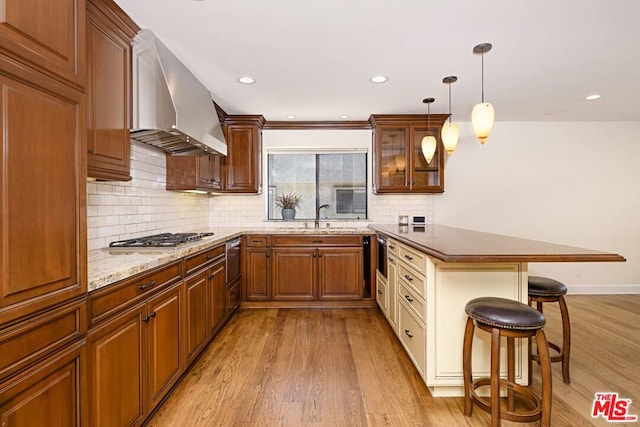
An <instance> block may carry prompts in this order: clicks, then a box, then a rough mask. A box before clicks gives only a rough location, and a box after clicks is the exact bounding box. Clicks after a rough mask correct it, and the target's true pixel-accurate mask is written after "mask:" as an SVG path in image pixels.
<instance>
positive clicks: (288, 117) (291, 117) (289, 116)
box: [287, 114, 296, 119]
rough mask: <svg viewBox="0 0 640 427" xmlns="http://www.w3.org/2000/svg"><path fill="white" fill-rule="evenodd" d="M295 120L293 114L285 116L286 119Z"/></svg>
mask: <svg viewBox="0 0 640 427" xmlns="http://www.w3.org/2000/svg"><path fill="white" fill-rule="evenodd" d="M295 118H296V116H294V115H293V114H289V115H288V116H287V119H295Z"/></svg>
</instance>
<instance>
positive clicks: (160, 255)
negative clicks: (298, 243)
mask: <svg viewBox="0 0 640 427" xmlns="http://www.w3.org/2000/svg"><path fill="white" fill-rule="evenodd" d="M205 231H208V232H213V233H214V235H213V236H210V237H206V238H204V239H202V240H199V241H198V242H194V243H189V244H186V245H181V246H178V247H176V248H147V249H144V248H139V249H138V248H118V249H113V248H102V249H96V250H92V251H89V253H88V268H87V270H88V290H89V292H91V291H95V290H97V289H100V288H103V287H105V286H108V285H110V284H112V283H115V282H119V281H120V280H124V279H127V278H129V277H131V276H133V275H135V274H138V273H142V272H144V271H147V270H150V269H152V268H155V267H159V266H161V265H164V264H167V263H170V262H171V261H175V260H178V259H180V258H184V257H186V256H189V255H191V254H194V253H196V252H200V251H202V250H205V249H208V248H210V247H213V246H216V245H219V244H221V243H224V242H226V241H227V240H231V239H233V238H235V237H238V236H241V235H243V234H309V235H313V234H322V235H326V234H338V235H339V234H365V235H367V234H373V231H372V230H370V229H367V228H365V227H332V228H303V227H297V226H293V227H280V228H247V229H238V228H217V229H211V230H198V232H205Z"/></svg>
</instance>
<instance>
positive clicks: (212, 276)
mask: <svg viewBox="0 0 640 427" xmlns="http://www.w3.org/2000/svg"><path fill="white" fill-rule="evenodd" d="M214 277H216V273H213V274H212V275H210V276H209V277H207V279H209V280H211V279H213V278H214Z"/></svg>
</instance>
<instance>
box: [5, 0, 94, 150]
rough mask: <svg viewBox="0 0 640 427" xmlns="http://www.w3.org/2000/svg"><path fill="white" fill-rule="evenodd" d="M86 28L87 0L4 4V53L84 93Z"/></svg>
mask: <svg viewBox="0 0 640 427" xmlns="http://www.w3.org/2000/svg"><path fill="white" fill-rule="evenodd" d="M85 26H86V12H85V0H55V1H53V0H30V1H3V2H2V17H1V19H0V50H2V51H3V52H4V53H5V54H6V55H8V56H10V57H11V58H12V59H14V60H16V61H20V62H21V63H23V64H24V65H26V66H27V67H28V68H30V69H33V70H37V71H38V72H40V73H43V74H44V75H46V76H48V77H51V78H53V79H56V80H58V81H61V82H63V83H65V84H67V85H69V86H72V87H74V88H76V89H79V90H82V89H83V87H84V85H85V74H86V73H85V63H86V59H85ZM27 115H28V114H27ZM30 117H31V118H32V119H33V117H34V116H30ZM35 117H38V118H40V117H43V116H35ZM41 141H42V140H41Z"/></svg>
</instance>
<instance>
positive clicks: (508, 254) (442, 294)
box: [369, 225, 625, 397]
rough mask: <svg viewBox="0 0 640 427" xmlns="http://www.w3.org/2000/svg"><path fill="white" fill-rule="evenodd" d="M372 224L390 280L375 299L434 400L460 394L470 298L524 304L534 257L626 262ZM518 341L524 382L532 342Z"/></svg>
mask: <svg viewBox="0 0 640 427" xmlns="http://www.w3.org/2000/svg"><path fill="white" fill-rule="evenodd" d="M369 228H371V229H373V230H375V231H376V232H377V233H378V234H382V235H384V236H386V237H387V239H388V240H387V243H386V249H387V252H388V257H387V269H386V277H385V275H383V274H381V273H380V271H379V272H378V274H377V288H378V290H377V297H378V304H379V305H380V307H381V309H382V311H383V312H384V313H385V315H386V316H387V319H388V321H389V323H390V325H391V326H392V328H393V329H394V331H395V332H396V334H397V335H398V338H399V339H400V341H401V343H402V345H403V346H404V348H405V350H406V351H407V353H408V354H409V356H410V358H411V359H412V361H413V363H414V365H415V366H416V368H417V369H418V371H419V372H420V374H421V375H422V378H423V379H424V381H425V383H426V384H427V386H428V388H429V390H430V392H431V394H432V395H433V396H434V397H439V396H461V395H463V389H462V383H463V377H462V341H463V335H464V326H465V322H466V317H467V316H466V314H465V311H464V307H465V305H466V303H467V302H468V301H469V300H471V299H473V298H476V297H481V296H496V297H503V298H510V299H515V300H517V301H521V302H523V303H526V302H527V279H528V263H529V262H612V261H614V262H615V261H617V262H620V261H625V258H624V257H622V256H621V255H618V254H613V253H607V252H602V251H596V250H590V249H583V248H576V247H571V246H565V245H557V244H551V243H545V242H540V241H534V240H527V239H520V238H515V237H509V236H502V235H496V234H491V233H483V232H478V231H472V230H465V229H459V228H454V227H446V226H439V225H427V226H420V227H412V226H398V225H370V226H369ZM482 335H483V336H480V335H477V336H476V337H475V338H474V344H473V350H474V354H473V358H474V360H473V366H474V368H475V370H474V376H488V373H489V362H490V359H489V355H490V352H489V348H490V342H489V339H488V337H487V336H484V335H486V334H482ZM521 341H522V342H520V343H519V344H518V345H517V347H516V356H515V360H516V380H517V382H519V383H521V384H526V383H527V382H528V372H526V369H525V368H526V366H527V342H526V341H524V340H521ZM504 359H505V358H504V357H502V361H503V362H504ZM503 371H504V372H506V366H503Z"/></svg>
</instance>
